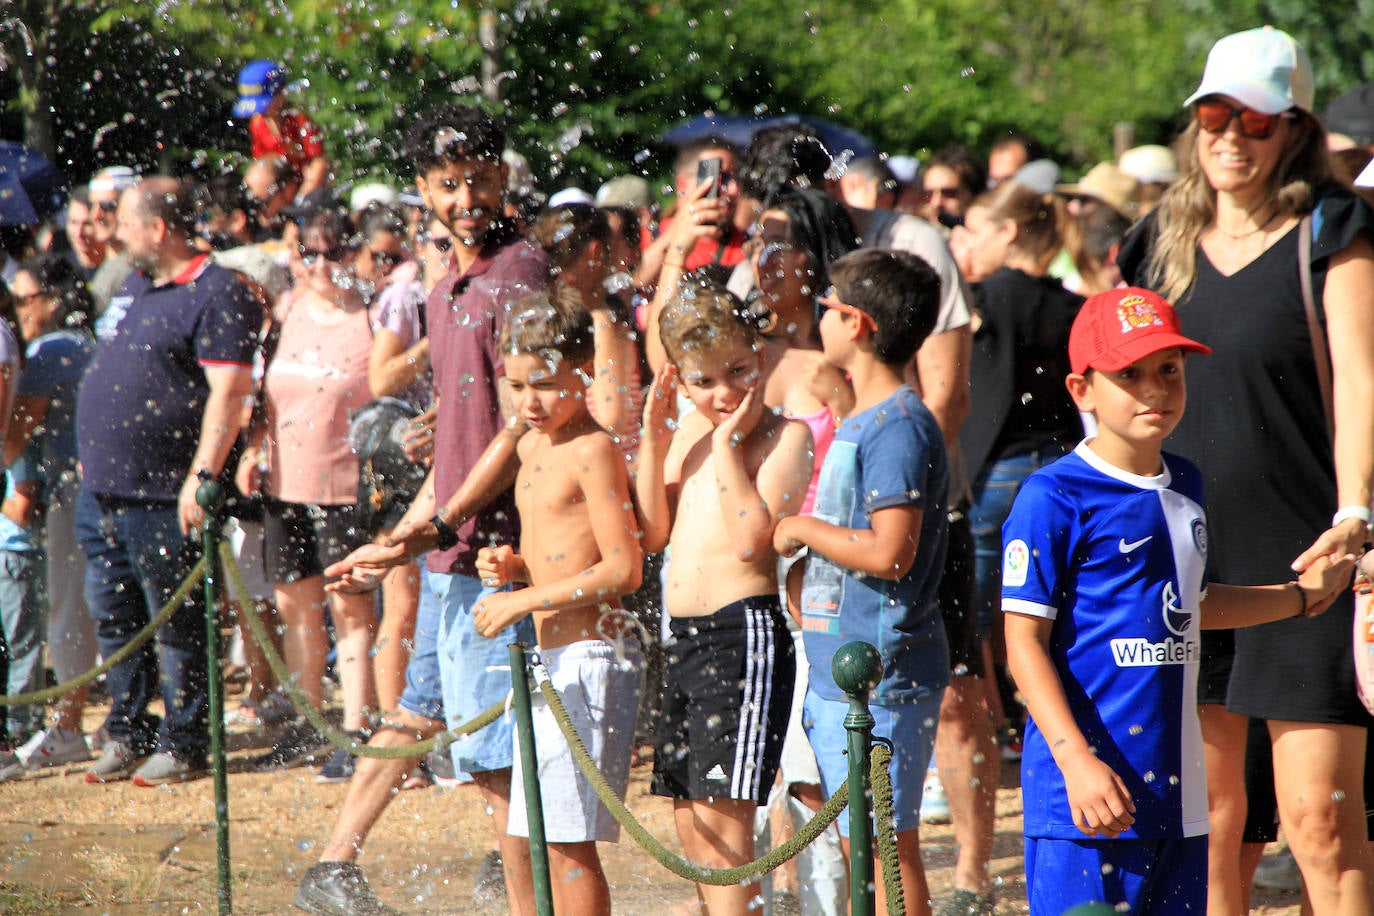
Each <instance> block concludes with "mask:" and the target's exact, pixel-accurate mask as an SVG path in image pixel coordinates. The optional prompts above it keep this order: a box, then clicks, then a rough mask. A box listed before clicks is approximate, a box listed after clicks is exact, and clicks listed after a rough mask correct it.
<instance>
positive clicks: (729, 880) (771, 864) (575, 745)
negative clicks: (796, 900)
mask: <svg viewBox="0 0 1374 916" xmlns="http://www.w3.org/2000/svg"><path fill="white" fill-rule="evenodd" d="M538 686H539V692H540V693H541V694H542V695H543V697H544V701H545V702H546V703H548V704H549V709H550V710H552V712H553V715H554V720H555V721H556V722H557V723H558V728H559V730H560V731H562V732H563V737H564V739H565V740H567V742H568V747H569V748H571V750H572V754H573V760H575V761H576V762H577V766H578V769H580V770H581V771H582V775H583V776H585V777H586V778H587V781H588V782H589V783H591V785H592V788H593V789H594V790H595V791H596V794H597V797H598V798H600V799H601V803H602V804H604V805H605V806H606V810H608V811H610V812H611V816H613V817H614V818H615V819H616V821H618V822H619V823H620V826H622V827H624V828H625V830H626V832H628V833H629V834H630V836H632V837H634V839H635V842H637V843H639V845H640V846H641V847H642V848H643V849H644V851H645V852H647V853H649V855H651V856H653V857H654V858H655V859H656V860H657V861H658V863H659V864H660V865H662V866H663V867H664V868H666V869H668V870H669V871H671V872H672V873H673V874H675V875H677V876H678V877H680V878H686V879H687V880H688V881H695V882H696V883H698V884H718V885H729V884H744V883H748V882H750V881H752V880H753V879H755V878H758V877H761V876H762V875H765V874H767V873H768V872H770V871H772V870H773V869H775V868H777V867H778V866H780V865H782V864H783V863H784V862H786V861H788V860H789V859H791V858H793V857H795V856H796V855H797V854H798V853H800V852H801V851H802V849H803V848H805V847H806V846H809V845H811V843H812V842H814V841H815V839H816V838H817V837H818V836H820V835H821V833H822V832H824V831H825V828H827V827H829V826H830V825H831V824H832V823H834V821H835V818H837V817H839V816H840V812H841V811H843V810H844V809H845V805H846V804H847V803H848V798H849V794H848V792H849V789H848V786H849V784H848V782H845V784H844V785H841V786H840V788H839V790H838V791H837V792H836V793H835V794H834V795H832V796H831V797H830V800H829V801H827V802H826V803H825V805H824V806H823V807H822V808H821V810H820V811H818V812H817V813H816V815H815V817H813V818H812V819H811V820H809V821H807V822H806V824H805V825H803V826H802V827H801V829H799V830H798V831H797V833H796V834H795V835H794V836H793V837H792V838H791V839H790V840H788V841H787V842H786V843H783V844H782V845H781V846H779V847H777V848H776V849H774V850H772V851H771V852H769V853H767V854H766V855H764V856H761V857H760V858H757V859H755V860H754V861H752V862H748V863H746V864H744V865H736V866H734V867H733V868H707V867H705V866H702V865H698V864H696V863H695V862H691V861H689V860H687V859H684V858H683V857H682V856H679V855H678V854H677V853H675V852H673V851H672V850H671V849H669V848H668V847H666V846H664V845H663V844H662V843H661V842H659V840H658V839H657V838H656V837H655V836H654V835H653V834H651V833H649V831H648V830H646V829H645V828H644V825H642V824H641V823H640V822H639V819H638V818H636V817H635V816H634V813H633V812H631V811H630V809H629V808H628V807H626V805H625V802H623V801H622V800H621V799H620V798H619V796H617V795H616V794H615V791H614V790H613V789H612V788H611V787H610V785H609V784H608V783H607V782H606V777H604V776H602V775H601V771H599V770H598V769H597V768H596V764H595V763H593V762H592V758H591V755H590V754H589V753H587V746H586V745H585V744H583V743H582V737H581V736H580V735H579V734H578V733H577V728H576V726H574V725H573V723H572V720H571V719H570V718H569V717H568V711H567V709H566V708H565V707H564V706H563V700H562V698H561V697H559V695H558V691H557V690H556V689H555V688H554V686H553V684H552V683H551V682H550V681H549V680H548V678H547V676H545V677H542V678H540V679H539V681H538ZM890 794H891V791H890V783H889V795H890Z"/></svg>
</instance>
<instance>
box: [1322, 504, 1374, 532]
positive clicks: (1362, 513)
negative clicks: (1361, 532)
mask: <svg viewBox="0 0 1374 916" xmlns="http://www.w3.org/2000/svg"><path fill="white" fill-rule="evenodd" d="M1352 518H1357V519H1359V520H1360V521H1362V522H1364V523H1365V526H1366V527H1368V525H1369V522H1370V519H1371V514H1370V511H1369V507H1368V506H1341V507H1340V508H1339V509H1337V510H1336V514H1335V515H1333V516H1331V527H1332V528H1335V527H1336V526H1337V525H1339V524H1340V523H1341V522H1343V521H1346V520H1347V519H1352Z"/></svg>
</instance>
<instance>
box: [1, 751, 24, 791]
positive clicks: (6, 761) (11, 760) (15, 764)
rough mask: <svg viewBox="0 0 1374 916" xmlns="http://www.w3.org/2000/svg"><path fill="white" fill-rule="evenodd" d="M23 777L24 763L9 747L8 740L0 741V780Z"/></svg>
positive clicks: (5, 780)
mask: <svg viewBox="0 0 1374 916" xmlns="http://www.w3.org/2000/svg"><path fill="white" fill-rule="evenodd" d="M23 778H24V764H23V763H22V762H21V761H20V760H19V757H18V755H16V754H15V753H14V750H13V749H12V748H11V747H10V743H9V741H0V782H9V781H10V780H12V779H23Z"/></svg>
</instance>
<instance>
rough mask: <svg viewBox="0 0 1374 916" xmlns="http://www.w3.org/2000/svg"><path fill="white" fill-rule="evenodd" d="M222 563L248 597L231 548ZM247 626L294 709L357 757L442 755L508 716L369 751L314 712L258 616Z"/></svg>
mask: <svg viewBox="0 0 1374 916" xmlns="http://www.w3.org/2000/svg"><path fill="white" fill-rule="evenodd" d="M219 552H220V559H221V560H223V562H224V568H225V570H226V571H227V572H228V574H229V578H230V579H231V580H232V581H233V583H234V590H235V591H236V592H237V593H238V594H240V595H246V594H248V586H247V585H246V584H245V583H244V581H243V571H242V570H240V569H239V565H238V563H237V562H236V561H235V560H234V551H233V548H232V547H231V546H230V545H229V544H221V545H220V548H219ZM239 616H240V618H241V619H242V620H243V621H244V622H245V623H247V624H248V629H249V630H250V631H251V632H252V634H253V638H254V639H255V640H257V643H258V646H259V647H260V648H261V649H262V654H263V656H264V657H265V658H266V659H267V666H268V667H269V668H271V669H272V673H273V674H275V675H276V676H277V683H278V684H279V685H280V687H281V688H282V689H283V690H285V691H286V694H287V696H288V698H289V699H290V700H291V703H292V705H294V706H295V707H296V709H297V710H298V711H299V712H300V713H301V715H303V716H305V719H306V721H307V722H309V723H310V724H311V725H312V726H314V728H315V730H316V731H318V732H319V733H320V735H321V736H322V737H324V738H325V740H327V741H328V742H329V743H330V744H332V745H334V746H335V747H342V748H347V749H348V752H349V753H350V754H354V755H355V756H358V757H375V758H380V759H383V760H396V759H401V758H408V757H423V756H424V755H425V754H428V753H429V752H430V751H442V750H443V749H444V748H446V747H448V746H449V745H450V744H452V743H453V742H454V741H457V740H458V739H459V738H462V737H464V736H465V735H470V734H472V733H473V732H476V731H479V730H481V729H483V728H486V727H487V726H488V725H490V724H491V723H493V722H495V721H496V720H497V719H499V718H501V715H502V714H503V713H504V712H505V706H506V704H505V703H504V702H499V703H493V704H492V705H491V706H489V707H487V708H486V709H485V710H483V711H482V712H481V713H479V714H478V715H476V716H474V717H473V718H471V719H469V720H468V721H466V722H463V723H460V724H459V725H455V726H454V727H453V728H450V729H449V730H447V731H444V732H440V733H439V734H437V735H435V736H434V737H433V738H426V739H425V740H424V741H417V742H415V743H414V744H406V745H402V746H400V747H368V746H367V745H365V744H362V743H360V742H358V741H355V740H354V739H353V738H352V737H350V736H349V734H348V733H347V732H345V731H343V730H342V729H339V728H335V727H334V725H332V724H331V723H330V722H329V721H328V720H327V719H325V717H324V715H323V714H322V713H321V712H320V711H319V710H318V709H317V708H315V705H314V704H313V703H311V701H310V698H309V697H307V696H306V695H305V693H304V692H303V691H302V690H301V689H300V688H299V687H297V686H296V684H295V678H294V677H293V676H292V674H291V669H290V668H288V667H287V665H286V662H285V661H284V660H283V659H282V657H281V656H280V655H279V654H278V653H277V650H276V647H275V646H274V645H273V643H272V638H271V636H270V635H269V634H268V632H267V627H265V626H263V623H262V621H261V620H259V619H258V615H257V614H254V613H252V612H244V613H242V614H240V615H239Z"/></svg>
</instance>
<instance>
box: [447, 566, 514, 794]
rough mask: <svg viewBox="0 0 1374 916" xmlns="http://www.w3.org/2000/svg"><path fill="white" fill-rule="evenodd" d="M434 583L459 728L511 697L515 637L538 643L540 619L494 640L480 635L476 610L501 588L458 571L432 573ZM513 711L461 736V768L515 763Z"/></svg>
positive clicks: (456, 761) (451, 707)
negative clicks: (475, 626)
mask: <svg viewBox="0 0 1374 916" xmlns="http://www.w3.org/2000/svg"><path fill="white" fill-rule="evenodd" d="M429 583H430V587H431V588H432V589H433V590H434V594H435V596H436V598H437V599H438V601H439V604H440V614H441V616H440V620H439V639H438V657H439V681H440V684H441V685H442V687H443V696H444V717H445V720H446V721H447V722H448V727H449V728H453V727H454V726H455V725H460V724H462V723H464V722H467V721H468V720H469V719H472V718H474V717H476V716H477V715H479V714H480V713H482V712H485V711H486V709H487V708H488V707H489V706H491V705H492V704H493V703H497V702H501V701H503V700H505V699H506V697H507V695H508V694H509V693H510V689H511V672H510V650H509V648H508V647H509V645H510V644H511V643H513V642H523V643H525V644H526V645H527V646H529V647H530V648H533V647H534V645H535V640H534V623H533V621H532V620H531V619H530V618H529V617H526V618H525V619H524V620H521V621H520V622H518V623H516V624H514V625H513V626H509V627H506V629H504V630H502V631H501V632H500V633H498V634H496V636H495V637H494V638H493V639H487V638H486V637H484V636H479V635H477V631H476V630H475V629H473V625H472V609H473V608H474V607H476V605H477V602H478V601H480V600H481V599H482V598H484V597H486V596H487V595H489V594H491V593H493V592H494V591H496V589H489V588H484V587H483V586H482V582H481V580H479V579H474V578H471V577H469V576H461V575H458V574H456V573H430V574H429ZM514 744H515V742H514V734H513V725H512V717H511V715H510V713H507V714H506V715H504V716H502V717H501V718H500V719H497V720H496V721H495V722H493V723H492V724H491V725H488V726H487V727H486V728H483V729H480V730H479V731H476V732H473V733H472V734H471V735H468V736H467V737H465V738H459V739H458V740H457V741H455V742H454V743H453V746H452V747H451V748H450V750H451V752H452V754H453V765H454V767H456V768H457V769H458V771H459V772H461V773H483V772H486V771H489V770H506V769H510V768H511V766H512V765H513V764H514V762H515V750H514Z"/></svg>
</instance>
